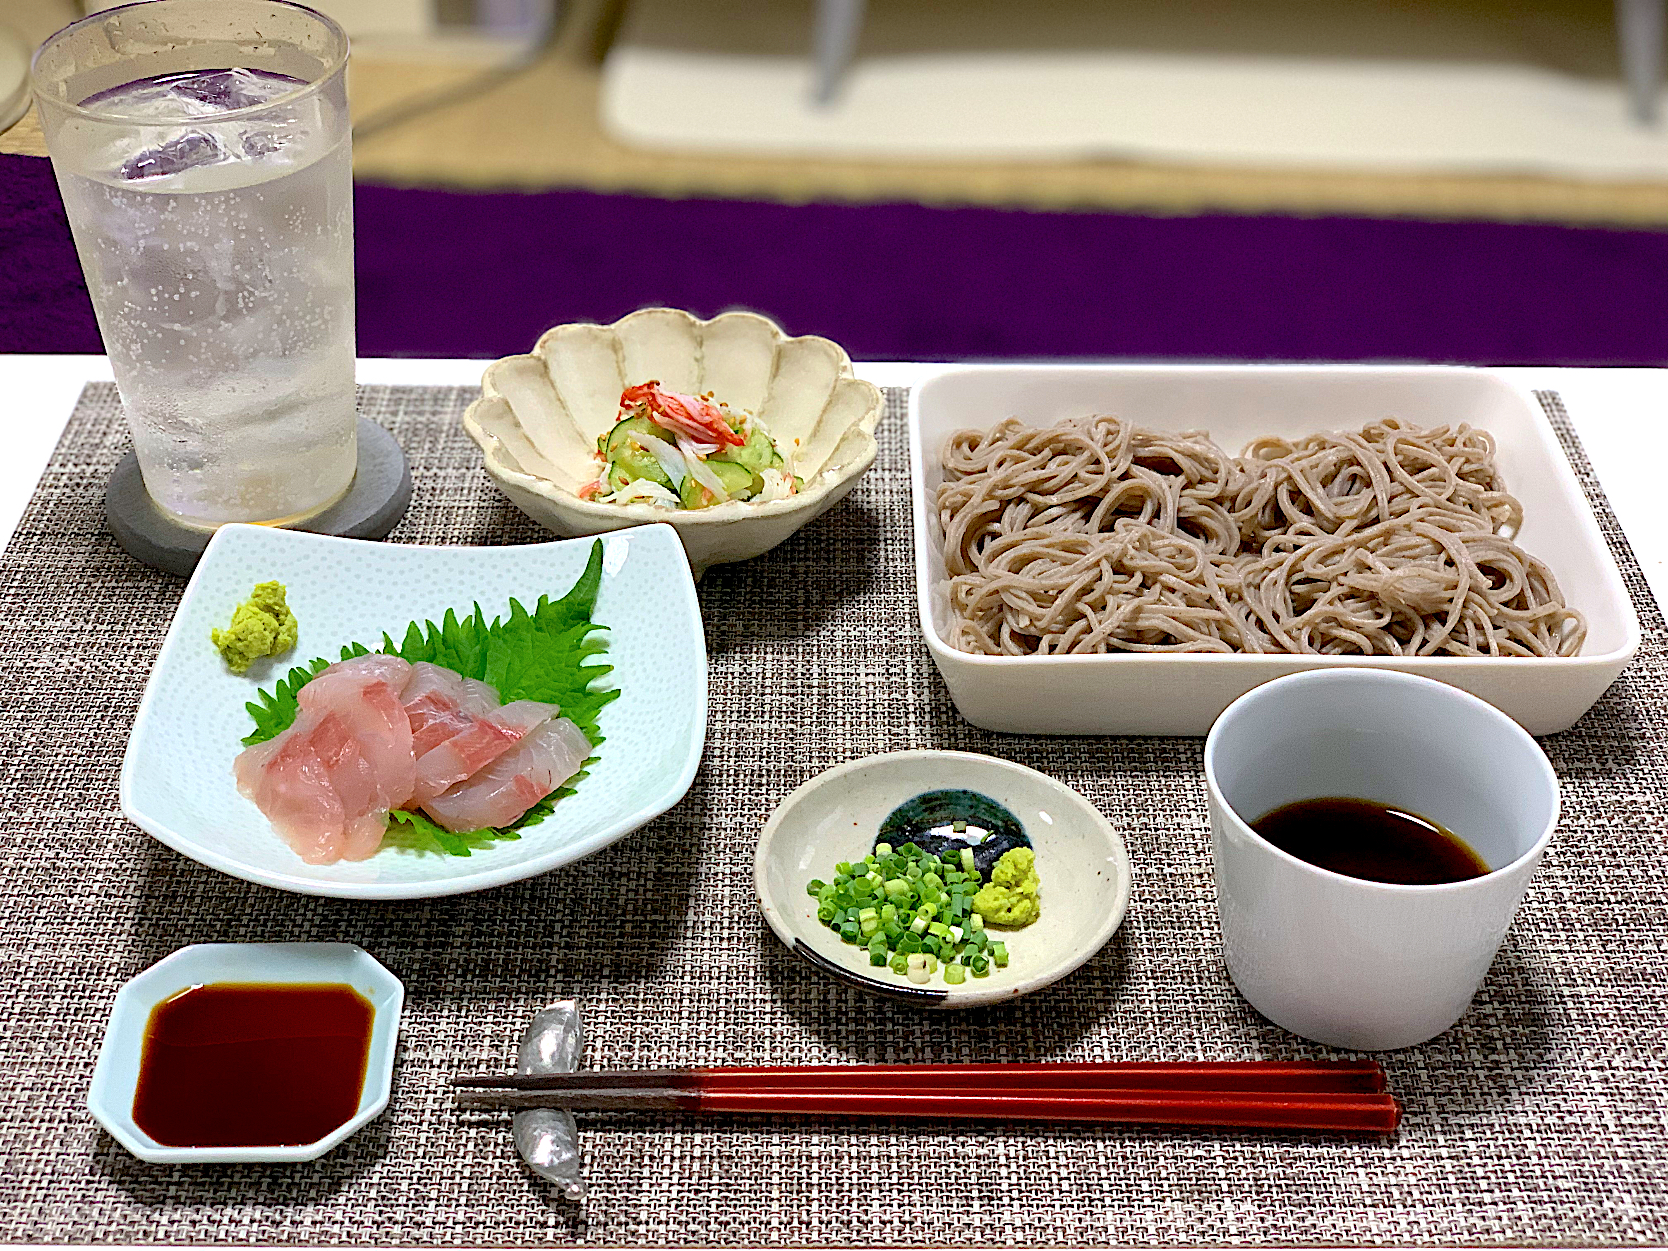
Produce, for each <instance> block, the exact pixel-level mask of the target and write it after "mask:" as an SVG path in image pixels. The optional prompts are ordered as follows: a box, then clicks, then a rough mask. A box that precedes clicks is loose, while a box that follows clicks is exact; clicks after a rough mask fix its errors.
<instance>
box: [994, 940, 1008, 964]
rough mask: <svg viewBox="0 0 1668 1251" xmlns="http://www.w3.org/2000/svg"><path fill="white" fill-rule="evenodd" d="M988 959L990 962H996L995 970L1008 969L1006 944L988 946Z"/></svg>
mask: <svg viewBox="0 0 1668 1251" xmlns="http://www.w3.org/2000/svg"><path fill="white" fill-rule="evenodd" d="M990 958H991V959H992V960H994V961H996V967H997V968H999V969H1005V968H1007V967H1008V944H1006V943H992V944H991V945H990Z"/></svg>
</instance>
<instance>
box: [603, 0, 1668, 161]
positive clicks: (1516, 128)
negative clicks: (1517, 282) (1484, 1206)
mask: <svg viewBox="0 0 1668 1251" xmlns="http://www.w3.org/2000/svg"><path fill="white" fill-rule="evenodd" d="M812 18H813V6H812V3H811V2H810V0H757V2H748V3H741V2H740V0H632V3H631V5H630V8H629V9H628V11H627V15H626V19H625V24H624V26H623V28H622V30H621V32H620V36H619V38H618V39H617V40H616V42H615V44H614V47H613V48H612V50H611V51H610V53H609V56H608V59H607V62H606V64H605V67H604V76H603V91H602V120H603V124H604V126H605V128H606V129H607V130H608V131H609V133H610V134H612V135H613V136H614V137H615V138H617V139H619V140H620V141H622V142H624V143H627V144H630V145H634V146H639V147H645V148H653V149H662V150H663V149H680V150H691V149H693V150H696V151H709V152H723V153H726V154H731V155H748V154H754V155H759V156H780V155H786V154H795V155H802V156H825V157H841V158H853V157H857V158H864V157H867V158H888V159H908V160H954V161H969V160H1031V159H1034V160H1051V161H1052V160H1068V159H1094V158H1111V159H1121V160H1139V161H1149V162H1181V163H1194V164H1210V165H1238V166H1252V167H1262V168H1306V169H1316V170H1319V169H1328V170H1338V169H1343V170H1350V169H1355V170H1362V171H1402V172H1445V173H1469V174H1537V175H1544V176H1548V177H1554V178H1576V179H1597V180H1617V181H1641V182H1665V181H1668V123H1664V122H1660V121H1659V122H1658V123H1657V124H1656V126H1655V127H1652V128H1646V127H1643V126H1641V125H1640V124H1638V123H1637V122H1635V121H1634V120H1632V118H1631V117H1630V115H1629V110H1628V105H1627V100H1626V95H1625V92H1624V89H1623V86H1622V83H1621V79H1620V71H1619V69H1618V59H1617V53H1616V45H1615V34H1614V32H1613V30H1612V27H1611V14H1610V9H1609V7H1608V5H1607V4H1605V3H1603V0H1599V2H1598V3H1596V4H1595V3H1593V2H1591V0H1588V2H1585V3H1583V2H1581V0H1521V2H1520V3H1507V2H1504V0H1502V2H1499V3H1496V2H1495V0H1181V2H1176V3H1156V2H1152V0H1147V2H1145V3H1142V2H1138V0H871V3H870V6H869V13H868V17H867V21H866V23H865V28H864V33H863V41H862V45H861V47H860V49H859V52H858V56H857V58H856V60H855V61H854V62H853V64H852V67H851V69H850V71H849V73H848V76H847V78H846V79H845V81H844V84H843V87H842V89H841V91H840V93H839V95H838V97H837V99H836V100H835V102H834V103H833V104H832V105H831V106H828V107H817V106H815V105H813V104H812V103H811V101H810V95H811V86H812V81H813V72H812V67H811V59H810V39H811V28H812ZM1663 115H1664V117H1668V107H1665V108H1664V111H1663Z"/></svg>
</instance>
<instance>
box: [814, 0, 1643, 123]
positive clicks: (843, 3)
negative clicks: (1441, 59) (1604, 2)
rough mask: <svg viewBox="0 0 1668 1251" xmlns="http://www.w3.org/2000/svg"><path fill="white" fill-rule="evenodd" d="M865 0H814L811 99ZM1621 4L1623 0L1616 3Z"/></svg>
mask: <svg viewBox="0 0 1668 1251" xmlns="http://www.w3.org/2000/svg"><path fill="white" fill-rule="evenodd" d="M1657 2H1658V3H1659V4H1660V3H1661V0H1657ZM865 3H866V0H817V29H816V34H815V40H814V46H813V52H814V54H815V57H816V68H817V82H816V88H815V90H814V92H813V93H812V99H813V100H814V101H815V102H816V103H817V104H829V103H830V102H832V101H833V99H834V93H835V92H836V91H838V90H839V88H840V80H841V79H842V78H844V77H845V72H846V69H847V67H848V66H850V64H851V58H852V56H853V55H854V54H855V53H856V51H857V37H858V35H859V34H861V33H862V30H863V10H864V7H865ZM1617 3H1618V4H1619V3H1623V0H1617Z"/></svg>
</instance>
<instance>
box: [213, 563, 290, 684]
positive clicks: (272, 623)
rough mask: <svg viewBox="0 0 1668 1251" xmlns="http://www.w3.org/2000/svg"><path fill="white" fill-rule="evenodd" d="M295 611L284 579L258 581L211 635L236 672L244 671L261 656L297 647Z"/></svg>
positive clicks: (232, 669)
mask: <svg viewBox="0 0 1668 1251" xmlns="http://www.w3.org/2000/svg"><path fill="white" fill-rule="evenodd" d="M295 637H296V623H295V614H294V613H293V612H291V611H290V608H289V605H288V604H287V603H285V602H284V584H283V583H282V582H259V583H256V585H255V589H254V590H253V591H251V592H249V598H248V599H246V600H244V601H243V603H241V604H239V605H238V606H237V608H236V610H235V611H234V612H233V613H232V623H231V624H230V625H229V626H227V627H226V628H225V629H224V630H211V631H210V632H209V638H210V639H211V640H213V642H214V645H215V647H217V648H219V649H220V655H221V656H222V657H223V658H224V659H225V661H226V668H228V669H230V670H231V671H232V672H233V673H243V672H245V671H247V670H248V668H249V666H250V665H252V664H254V663H255V661H257V660H259V659H260V658H261V657H262V656H277V655H279V654H280V653H282V652H287V651H289V649H290V648H292V647H294V646H295Z"/></svg>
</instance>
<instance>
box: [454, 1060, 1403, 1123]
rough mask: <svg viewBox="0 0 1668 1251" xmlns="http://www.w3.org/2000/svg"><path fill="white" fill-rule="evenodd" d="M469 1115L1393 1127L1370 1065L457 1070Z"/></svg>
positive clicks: (1395, 1111)
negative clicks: (546, 1110) (675, 1114)
mask: <svg viewBox="0 0 1668 1251" xmlns="http://www.w3.org/2000/svg"><path fill="white" fill-rule="evenodd" d="M453 1084H454V1085H455V1086H458V1087H477V1088H481V1089H478V1090H476V1091H464V1090H460V1091H459V1093H458V1102H459V1104H460V1105H461V1106H463V1107H467V1108H474V1109H508V1110H520V1109H525V1108H534V1107H567V1108H571V1109H573V1110H576V1111H670V1110H676V1111H686V1112H728V1113H776V1114H781V1113H791V1114H796V1115H802V1116H851V1117H929V1118H939V1119H942V1118H952V1119H977V1120H1008V1121H1060V1122H1073V1121H1075V1122H1087V1123H1102V1124H1105V1123H1118V1124H1161V1125H1222V1126H1237V1127H1244V1128H1258V1129H1315V1130H1344V1131H1362V1132H1377V1133H1383V1132H1388V1131H1389V1130H1392V1129H1394V1128H1395V1127H1396V1124H1397V1122H1398V1121H1399V1120H1400V1117H1401V1108H1400V1105H1398V1104H1397V1102H1396V1100H1395V1099H1394V1098H1393V1097H1391V1096H1390V1095H1388V1094H1385V1093H1383V1092H1384V1074H1383V1070H1382V1069H1380V1068H1379V1066H1378V1065H1377V1064H1376V1063H1374V1062H1372V1061H1333V1062H1328V1061H1319V1062H1279V1061H1250V1062H1238V1063H1208V1062H1199V1063H1187V1062H1181V1063H1159V1064H1154V1063H1126V1064H966V1065H936V1064H934V1065H845V1066H820V1065H819V1066H801V1067H771V1068H730V1069H648V1070H626V1071H620V1072H607V1071H595V1070H591V1071H582V1072H577V1073H555V1074H546V1075H540V1076H515V1077H499V1076H494V1077H461V1078H457V1079H455V1080H454V1082H453Z"/></svg>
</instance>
